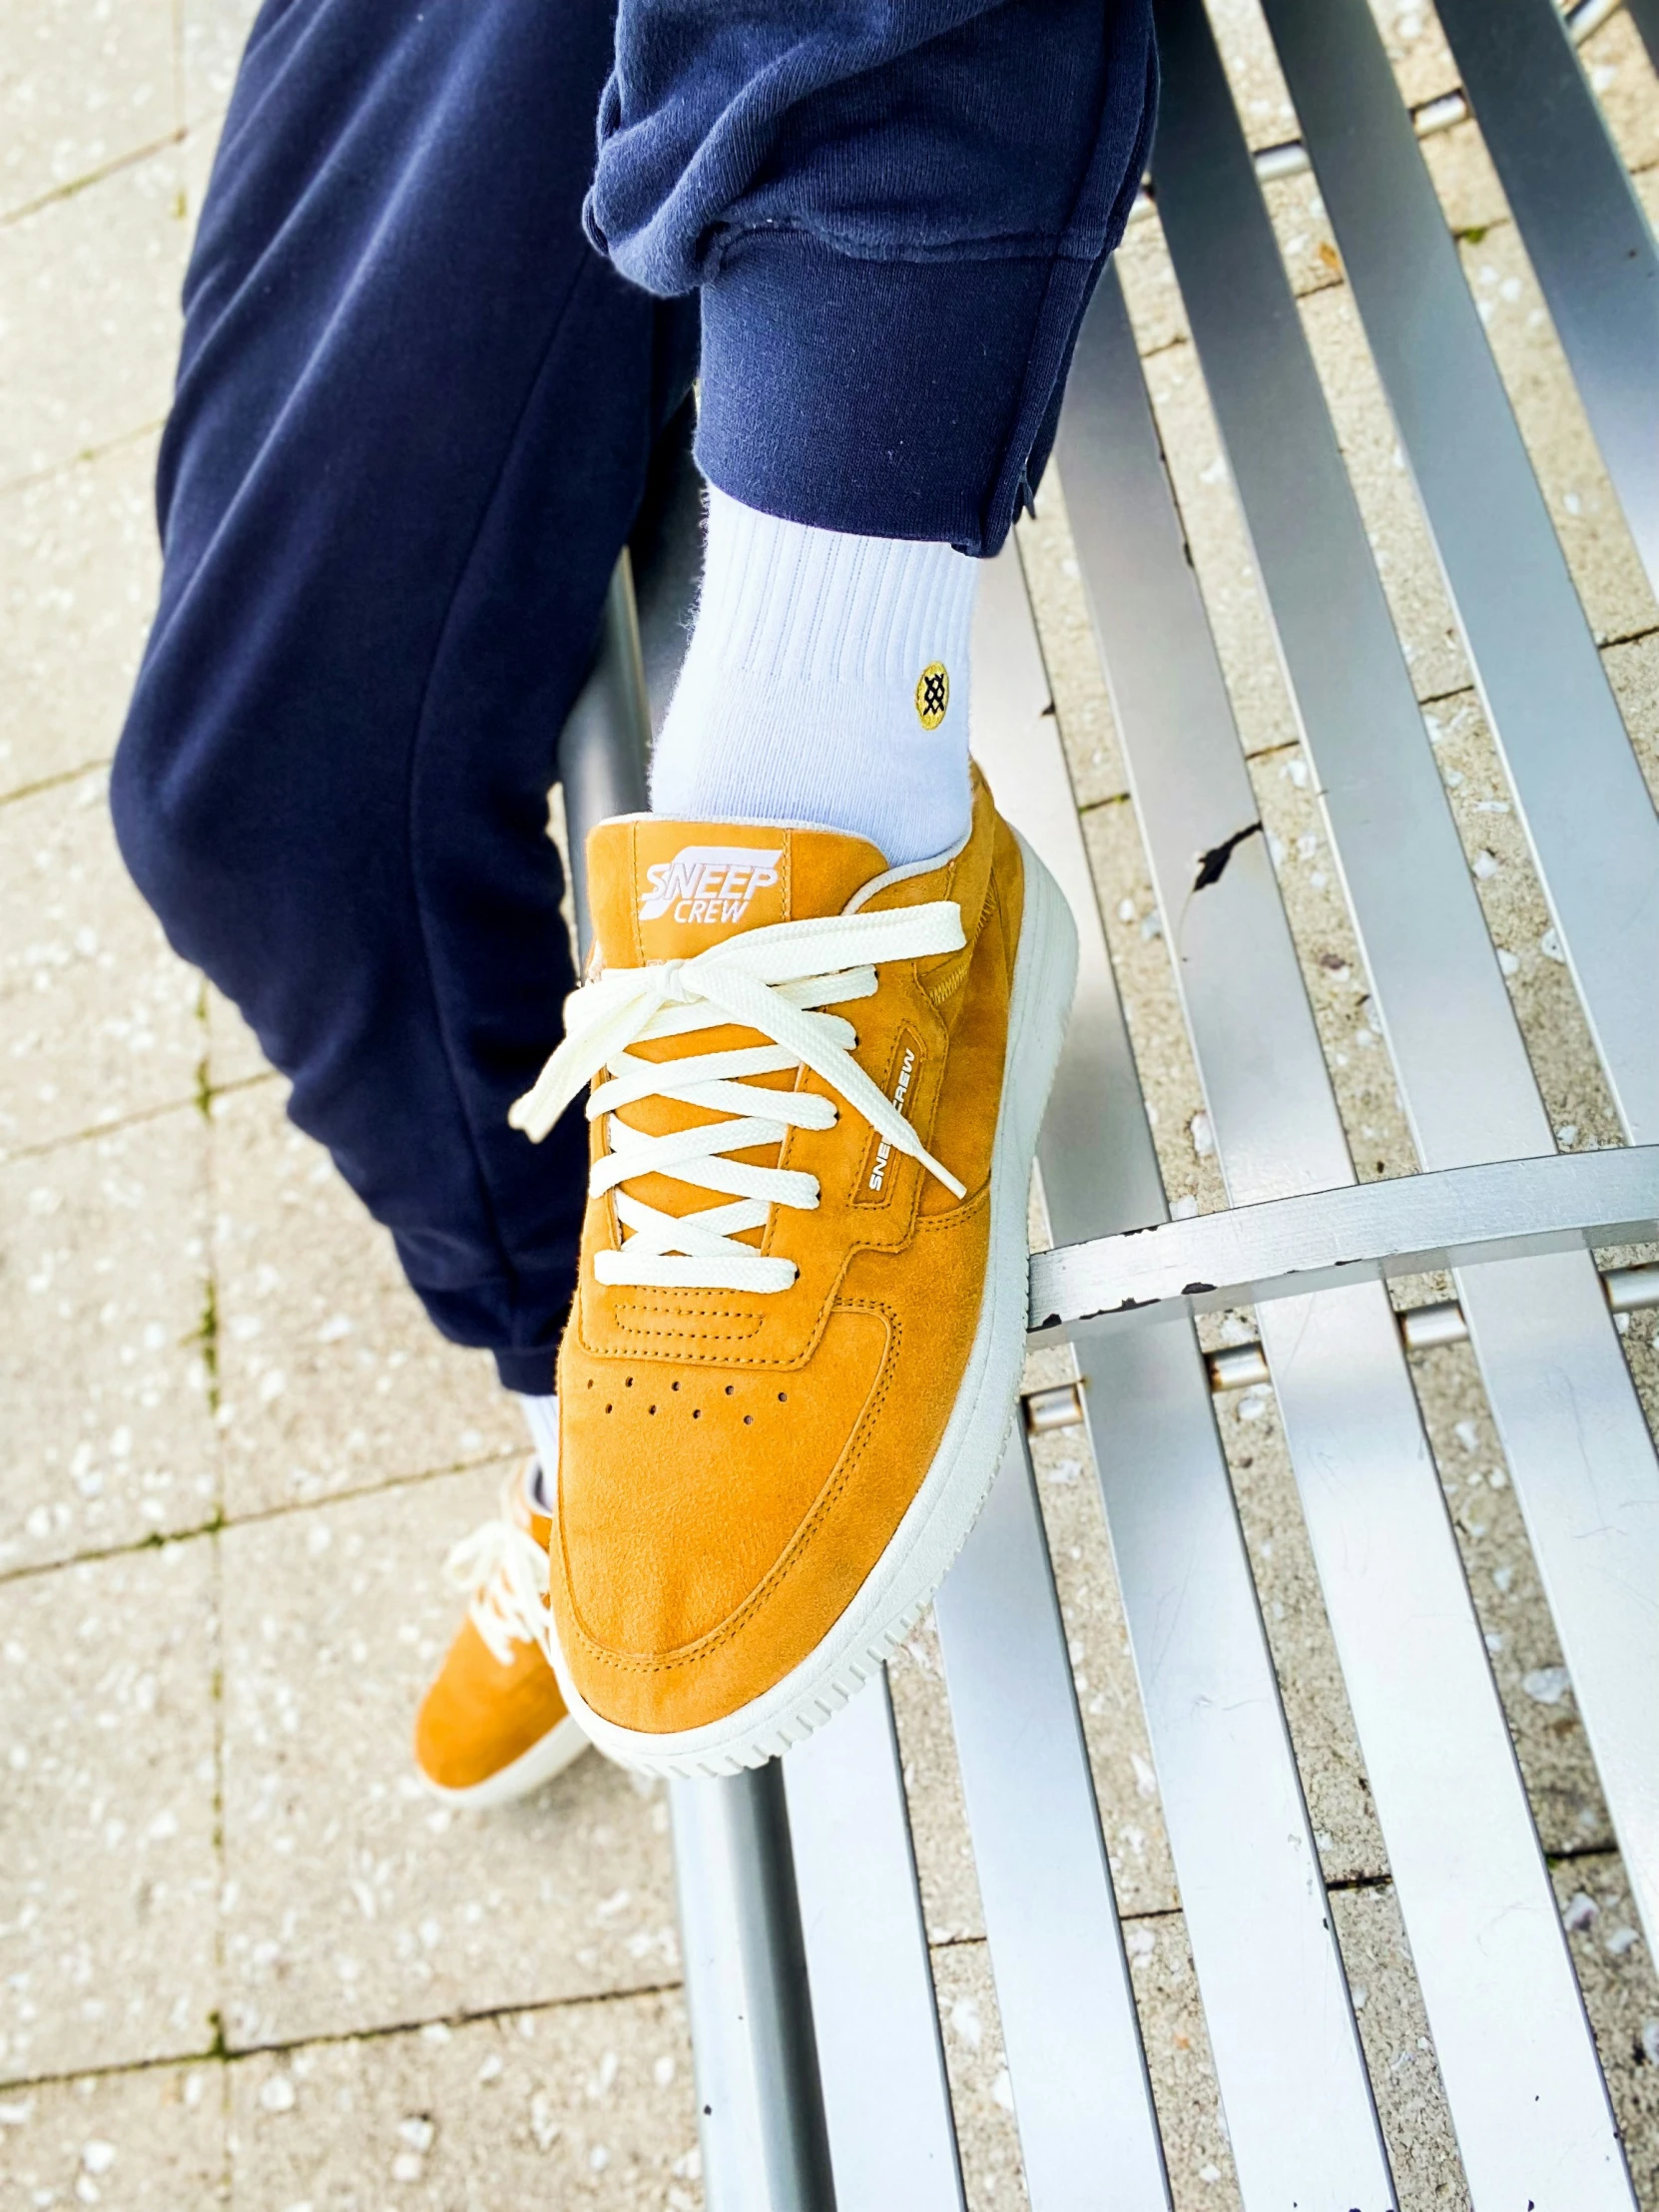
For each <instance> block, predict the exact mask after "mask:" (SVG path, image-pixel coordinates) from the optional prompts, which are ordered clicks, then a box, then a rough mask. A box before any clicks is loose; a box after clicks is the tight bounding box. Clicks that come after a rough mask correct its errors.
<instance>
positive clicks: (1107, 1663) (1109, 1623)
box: [1031, 1410, 1176, 1917]
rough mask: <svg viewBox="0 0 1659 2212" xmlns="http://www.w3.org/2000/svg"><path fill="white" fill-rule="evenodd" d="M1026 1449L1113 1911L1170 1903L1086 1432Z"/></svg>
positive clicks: (1167, 1868)
mask: <svg viewBox="0 0 1659 2212" xmlns="http://www.w3.org/2000/svg"><path fill="white" fill-rule="evenodd" d="M1102 1417H1104V1418H1105V1419H1106V1420H1107V1421H1108V1422H1109V1421H1110V1412H1109V1410H1107V1411H1106V1412H1105V1413H1104V1415H1103V1416H1102ZM1109 1432H1110V1431H1109V1428H1108V1433H1109ZM1031 1458H1032V1463H1033V1466H1034V1468H1035V1471H1036V1477H1037V1496H1038V1499H1039V1502H1040V1504H1041V1507H1042V1515H1043V1524H1044V1527H1045V1529H1046V1531H1047V1534H1048V1549H1049V1556H1050V1558H1051V1559H1052V1561H1053V1564H1054V1582H1055V1587H1056V1588H1057V1590H1058V1591H1059V1595H1060V1611H1061V1615H1062V1617H1063V1619H1064V1621H1065V1626H1066V1641H1067V1646H1068V1649H1069V1652H1070V1657H1071V1664H1072V1679H1073V1682H1074V1684H1075V1686H1076V1690H1077V1705H1078V1712H1079V1714H1080V1716H1081V1718H1082V1722H1083V1737H1084V1741H1085V1743H1086V1744H1087V1746H1088V1751H1089V1763H1090V1768H1091V1771H1092V1773H1093V1776H1094V1786H1095V1797H1096V1800H1097V1802H1098V1804H1099V1807H1100V1825H1101V1832H1102V1834H1103V1835H1104V1836H1105V1839H1106V1857H1107V1861H1108V1864H1109V1865H1110V1867H1111V1870H1112V1886H1113V1889H1114V1891H1115V1893H1116V1897H1117V1907H1118V1912H1119V1913H1120V1915H1123V1916H1125V1917H1128V1916H1130V1915H1133V1914H1144V1913H1163V1912H1170V1911H1173V1910H1174V1907H1175V1905H1176V1889H1175V1870H1174V1867H1173V1866H1172V1864H1171V1862H1170V1856H1169V1838H1168V1836H1167V1835H1166V1833H1165V1830H1164V1817H1163V1808H1162V1806H1161V1804H1160V1803H1159V1798H1158V1779H1157V1776H1156V1774H1155V1772H1154V1771H1153V1765H1152V1747H1151V1745H1150V1743H1149V1741H1148V1739H1147V1731H1146V1715H1145V1711H1144V1709H1143V1707H1142V1705H1141V1697H1140V1689H1139V1686H1138V1684H1137V1682H1136V1679H1135V1668H1134V1662H1133V1660H1132V1658H1131V1656H1130V1650H1129V1632H1128V1628H1127V1626H1126V1624H1125V1622H1124V1618H1123V1601H1122V1598H1121V1596H1120V1594H1119V1591H1118V1582H1117V1575H1116V1572H1115V1570H1114V1568H1113V1565H1112V1554H1111V1547H1110V1545H1109V1544H1108V1542H1107V1538H1106V1518H1105V1514H1104V1512H1103V1510H1102V1508H1101V1503H1100V1488H1099V1482H1098V1478H1097V1476H1096V1474H1095V1468H1094V1460H1093V1457H1092V1455H1091V1453H1090V1451H1089V1448H1088V1439H1087V1435H1086V1432H1085V1431H1084V1430H1083V1429H1081V1428H1068V1429H1060V1430H1055V1431H1051V1432H1050V1433H1049V1434H1048V1435H1045V1436H1037V1437H1034V1438H1033V1439H1032V1445H1031Z"/></svg>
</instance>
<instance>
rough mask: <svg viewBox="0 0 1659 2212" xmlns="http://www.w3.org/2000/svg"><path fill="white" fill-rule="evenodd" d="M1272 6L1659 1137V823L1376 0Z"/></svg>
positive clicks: (1527, 774)
mask: <svg viewBox="0 0 1659 2212" xmlns="http://www.w3.org/2000/svg"><path fill="white" fill-rule="evenodd" d="M1264 12H1265V14H1266V16H1267V20H1268V27H1269V29H1270V31H1271V32H1272V34H1273V39H1274V43H1275V45H1276V47H1277V48H1278V51H1279V58H1280V61H1281V63H1282V65H1283V67H1284V71H1285V77H1286V81H1287V83H1288V84H1289V87H1290V92H1291V98H1292V99H1293V100H1294V101H1295V103H1296V108H1297V114H1298V116H1299V118H1300V120H1301V123H1302V128H1303V133H1304V136H1305V137H1306V139H1307V143H1308V150H1309V153H1310V155H1311V157H1312V160H1313V164H1314V173H1315V177H1316V179H1317V181H1318V184H1319V188H1320V192H1321V194H1322V196H1323V198H1324V201H1325V205H1326V209H1327V212H1328V213H1329V215H1330V218H1331V222H1332V225H1333V227H1334V229H1335V232H1336V237H1337V244H1338V247H1339V248H1340V250H1341V252H1342V256H1343V260H1344V264H1345V266H1346V268H1347V271H1348V277H1349V282H1350V284H1351V286H1352V287H1353V292H1354V299H1355V304H1356V306H1357V307H1358V308H1359V311H1360V315H1361V318H1362V320H1363V322H1364V324H1365V329H1366V336H1367V338H1368V340H1369V342H1370V345H1371V350H1372V354H1373V356H1374V358H1375V360H1376V362H1377V367H1378V371H1379V373H1380V375H1381V377H1382V380H1383V389H1384V391H1385V392H1386V394H1387V399H1388V404H1389V407H1390V408H1391V410H1392V412H1393V417H1394V421H1395V424H1396V426H1397V428H1398V431H1399V438H1400V444H1401V447H1402V449H1403V451H1404V454H1405V458H1406V460H1407V462H1408V464H1409V466H1410V469H1411V472H1412V476H1413V478H1414V481H1415V483H1416V488H1417V495H1418V497H1419V499H1420V500H1421V502H1422V506H1423V511H1424V513H1425V515H1426V517H1427V520H1428V525H1429V529H1430V531H1431V533H1432V535H1433V539H1434V544H1435V548H1436V550H1437V552H1438V554H1439V558H1440V563H1441V566H1442V568H1443V570H1444V572H1445V578H1446V584H1447V588H1448V590H1449V592H1450V595H1451V601H1452V605H1453V608H1454V609H1455V612H1456V616H1457V620H1458V624H1459V626H1460V628H1461V630H1462V633H1463V637H1464V641H1465V644H1466V646H1467V649H1468V655H1469V661H1470V665H1471V667H1472V668H1473V670H1474V675H1475V681H1476V683H1477V685H1478V686H1479V689H1480V694H1481V697H1482V699H1483V701H1484V703H1485V707H1486V713H1487V718H1488V720H1489V722H1490V724H1491V728H1492V734H1493V736H1494V738H1495V740H1496V742H1497V745H1498V747H1499V749H1500V751H1501V752H1502V755H1503V758H1504V762H1505V765H1506V767H1507V770H1508V773H1509V779H1510V782H1511V785H1512V786H1513V789H1514V794H1515V800H1516V805H1517V807H1518V809H1519V812H1520V815H1521V819H1522V821H1523V823H1524V824H1525V828H1526V832H1527V835H1528V837H1529V839H1530V840H1531V844H1532V848H1533V851H1534V853H1535V854H1536V856H1537V859H1538V865H1539V872H1540V874H1541V875H1542V877H1543V881H1544V889H1545V893H1546V895H1547V897H1548V899H1549V903H1550V910H1551V913H1552V915H1553V917H1554V920H1555V923H1556V926H1557V928H1558V930H1559V933H1560V938H1561V944H1562V948H1563V950H1564V951H1565V953H1566V956H1567V959H1568V962H1569V964H1570V966H1571V968H1572V971H1573V974H1574V977H1575V979H1576V981H1577V983H1578V986H1579V991H1580V995H1581V996H1582V998H1583V1000H1584V1005H1585V1011H1586V1013H1587V1015H1588V1018H1589V1022H1590V1028H1591V1032H1592V1035H1593V1036H1594V1038H1595V1042H1596V1048H1597V1051H1598V1053H1599V1054H1600V1057H1601V1060H1602V1064H1603V1066H1604V1067H1605V1069H1606V1071H1607V1077H1608V1082H1609V1086H1610V1088H1611V1089H1612V1092H1613V1096H1614V1099H1615V1101H1616V1103H1617V1105H1618V1108H1619V1112H1620V1114H1621V1116H1622V1118H1623V1120H1624V1124H1625V1128H1626V1131H1627V1133H1628V1134H1629V1135H1630V1137H1631V1138H1632V1139H1633V1140H1635V1141H1638V1142H1650V1141H1652V1140H1653V1138H1654V1137H1655V1136H1656V1135H1659V1020H1656V1019H1655V1018H1654V984H1653V978H1654V975H1655V973H1656V972H1659V819H1656V817H1655V814H1654V809H1653V804H1652V801H1651V800H1650V799H1649V797H1648V793H1647V787H1646V786H1645V784H1644V783H1643V781H1642V777H1641V772H1640V770H1639V769H1638V768H1637V766H1636V761H1635V757H1634V755H1633V753H1632V752H1631V748H1630V743H1629V740H1628V738H1627V737H1626V735H1625V731H1624V726H1623V724H1622V723H1621V721H1620V720H1619V714H1618V710H1617V708H1616V706H1615V705H1614V702H1613V697H1612V693H1611V692H1610V690H1609V689H1608V685H1607V679H1606V677H1605V675H1604V673H1603V671H1602V667H1601V663H1600V660H1599V659H1598V657H1597V654H1596V649H1595V643H1594V640H1593V639H1592V638H1591V636H1590V631H1589V627H1588V624H1587V623H1586V622H1585V619H1584V613H1583V610H1582V608H1581V607H1580V606H1579V603H1578V599H1577V595H1576V593H1575V592H1574V590H1573V585H1572V579H1571V577H1570V576H1569V575H1568V572H1567V566H1566V562H1565V560H1564V559H1563V557H1562V554H1561V549H1560V546H1559V545H1558V544H1557V542H1556V538H1555V533H1554V531H1553V529H1552V528H1551V527H1550V521H1549V515H1548V511H1547V509H1546V507H1545V505H1544V501H1543V496H1542V494H1541V493H1540V491H1539V489H1538V485H1537V481H1536V479H1535V478H1534V476H1533V473H1532V467H1531V463H1530V461H1529V460H1528V458H1527V454H1526V449H1525V447H1524V445H1523V444H1522V442H1521V437H1520V432H1519V430H1518V429H1517V428H1516V425H1515V420H1514V417H1513V415H1512V414H1511V412H1510V410H1509V403H1508V400H1507V398H1506V396H1505V394H1504V390H1503V385H1502V382H1501V380H1500V378H1499V376H1498V372H1497V368H1496V365H1495V363H1494V362H1493V359H1492V356H1491V352H1490V350H1489V348H1488V346H1487V344H1486V339H1485V334H1484V332H1483V331H1482V330H1481V327H1480V318H1479V316H1478V315H1477V314H1476V312H1475V308H1474V302H1473V300H1472V299H1471V298H1470V296H1469V291H1468V287H1467V285H1466V284H1465V282H1464V281H1463V274H1462V269H1461V267H1460V265H1459V263H1458V260H1457V254H1456V249H1455V248H1454V246H1453V244H1452V241H1451V236H1450V233H1449V232H1448V230H1447V228H1446V222H1445V217H1444V215H1443V213H1442V212H1441V209H1440V205H1439V202H1438V200H1437V199H1436V197H1435V194H1434V189H1433V186H1432V184H1431V183H1430V181H1429V177H1428V172H1427V169H1426V168H1425V166H1424V163H1423V158H1422V154H1421V151H1420V149H1419V148H1418V145H1417V142H1416V139H1415V137H1414V135H1413V133H1412V130H1411V125H1410V120H1409V118H1408V117H1407V115H1406V112H1405V109H1404V107H1403V105H1402V103H1401V101H1400V98H1399V94H1398V91H1397V89H1396V87H1395V84H1394V80H1393V74H1392V72H1391V70H1390V69H1389V66H1388V61H1387V56H1386V55H1385V53H1384V52H1383V44H1382V40H1381V38H1380V36H1379V34H1378V31H1377V27H1376V24H1375V22H1374V21H1373V18H1372V14H1371V10H1370V7H1369V5H1368V0H1264Z"/></svg>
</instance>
